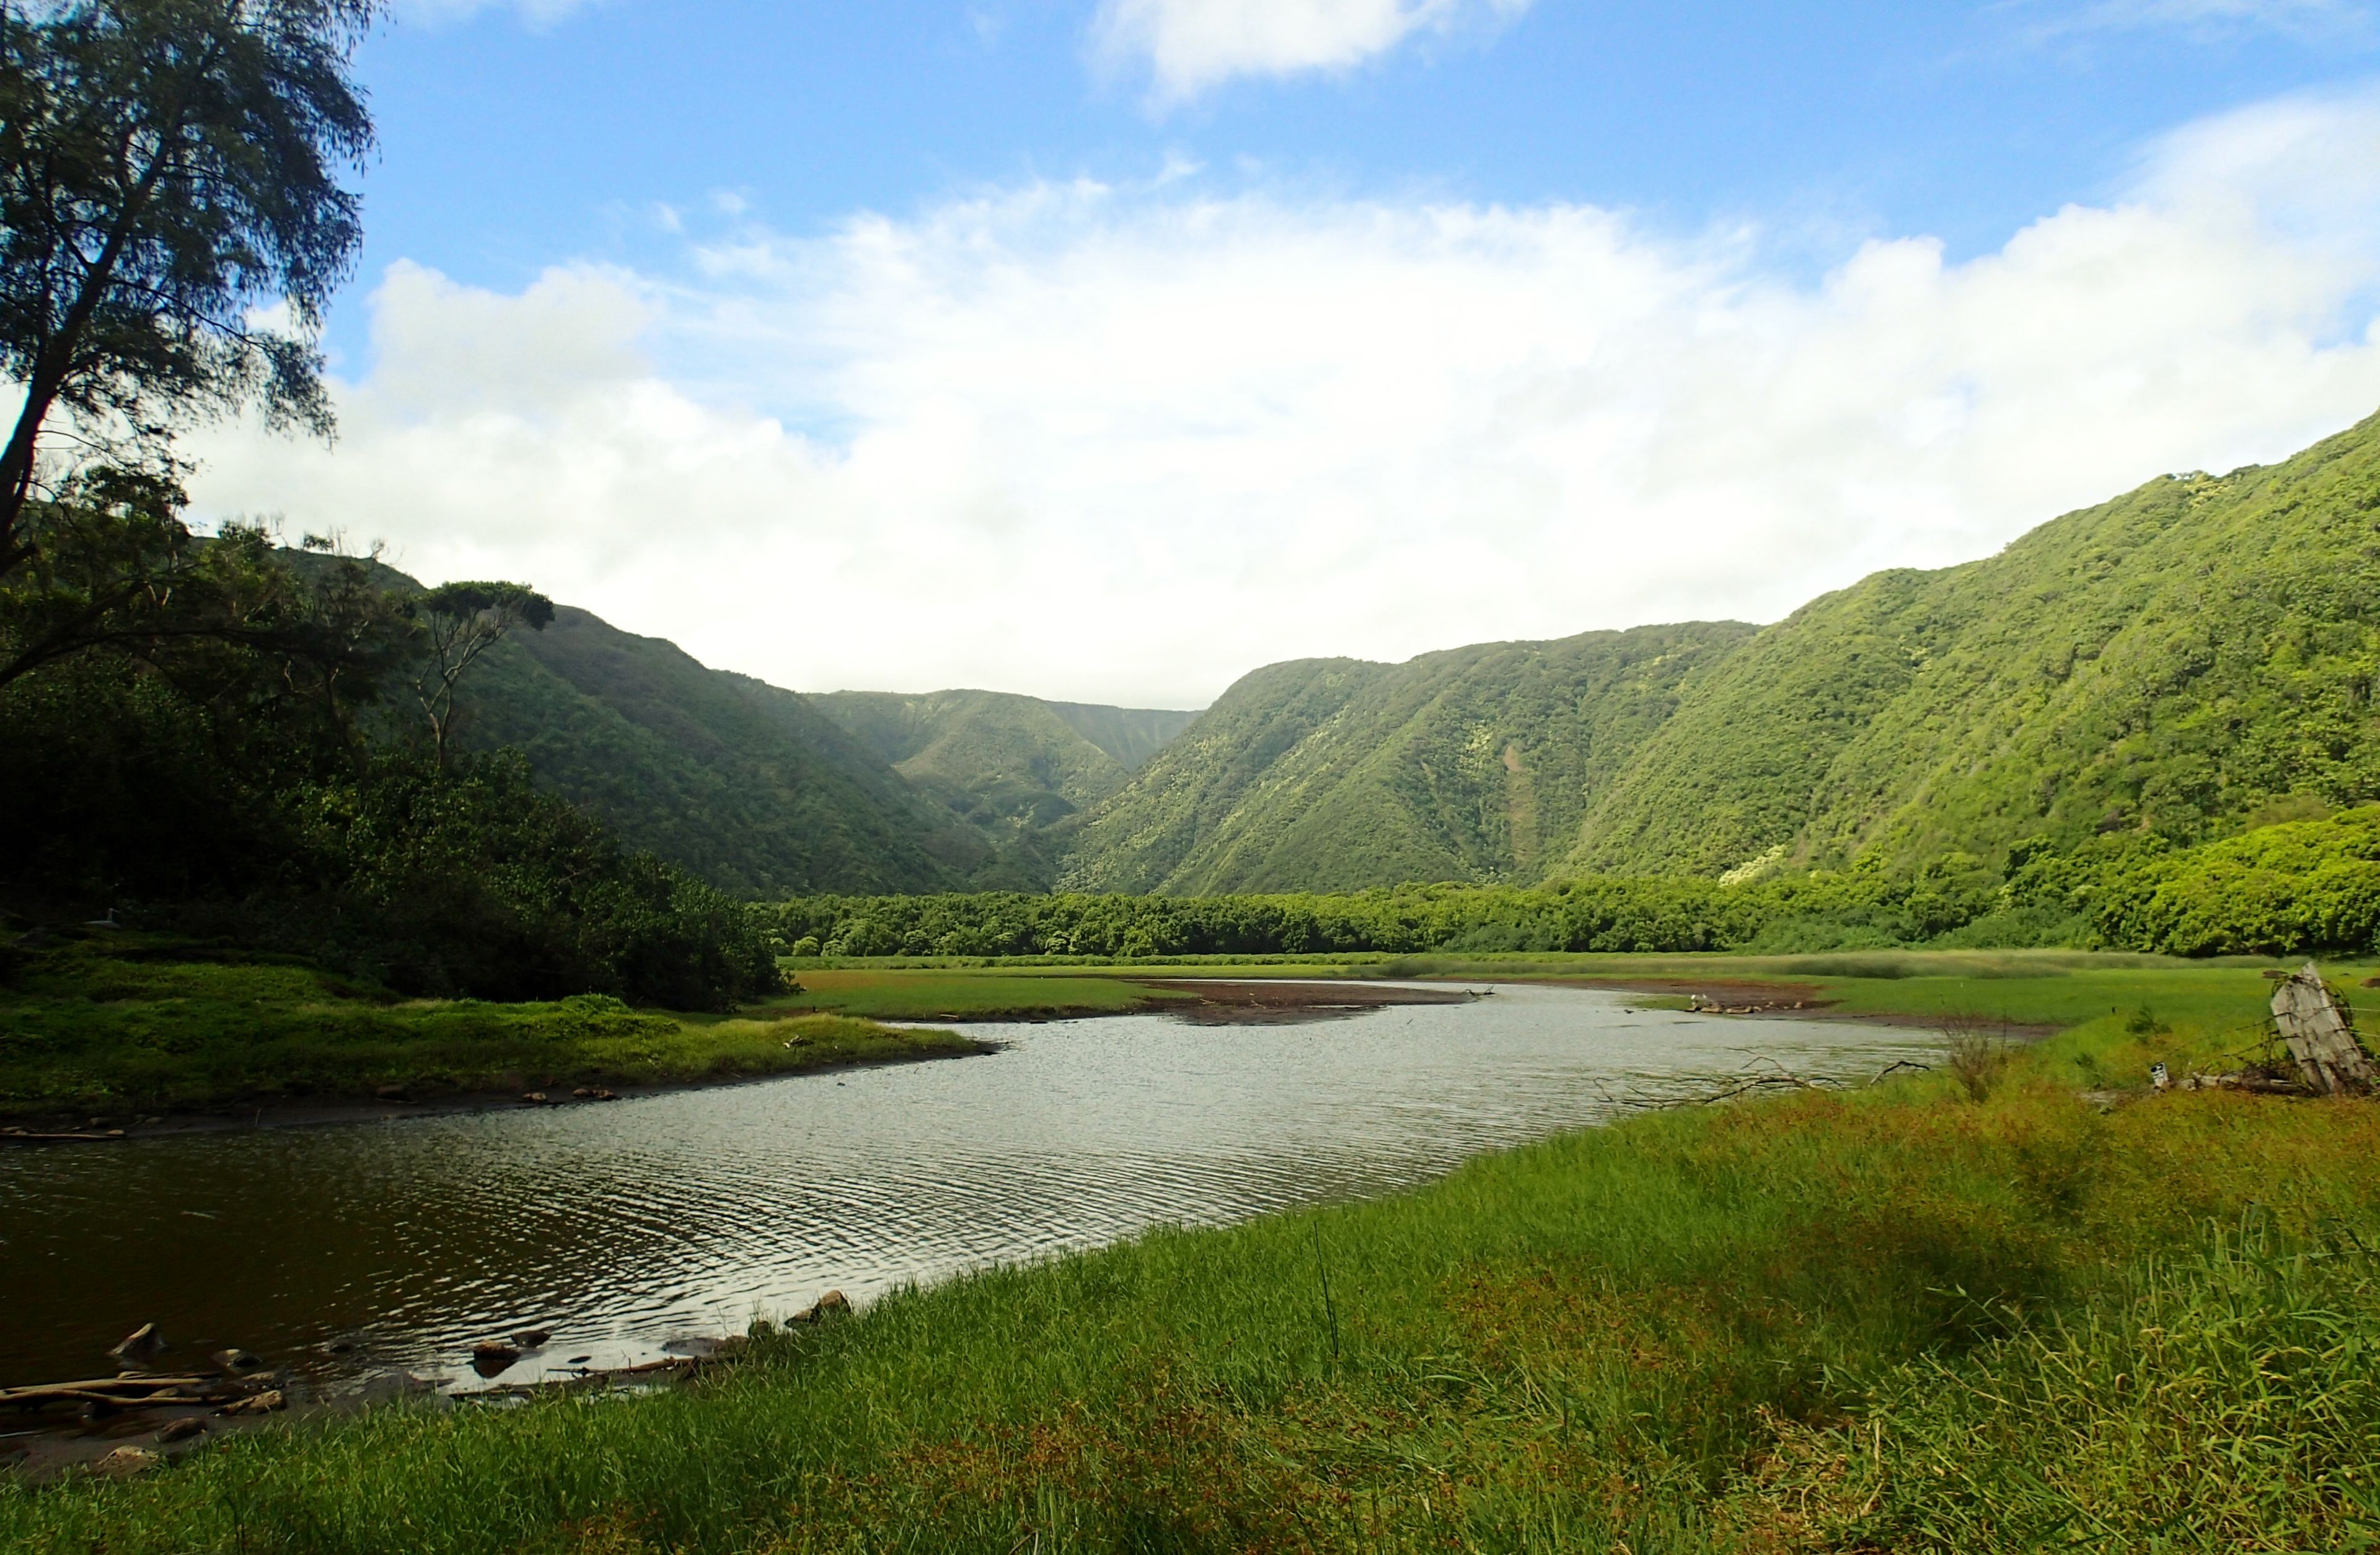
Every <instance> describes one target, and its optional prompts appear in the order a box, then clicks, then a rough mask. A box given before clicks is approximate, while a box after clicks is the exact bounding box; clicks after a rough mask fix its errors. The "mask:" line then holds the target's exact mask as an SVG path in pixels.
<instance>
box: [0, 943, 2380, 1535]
mask: <svg viewBox="0 0 2380 1555" xmlns="http://www.w3.org/2000/svg"><path fill="white" fill-rule="evenodd" d="M2210 970H2212V971H2215V972H2230V973H2240V972H2244V973H2245V975H2246V976H2247V977H2248V978H2252V979H2253V980H2254V981H2256V982H2259V983H2261V980H2262V979H2260V978H2254V973H2253V969H2246V968H2213V969H2210ZM2066 975H2067V976H2070V977H2073V978H2095V977H2100V976H2103V975H2104V976H2107V977H2115V976H2118V975H2119V972H2118V971H2115V970H2107V971H2105V972H2104V973H2103V972H2097V971H2076V972H2071V973H2069V974H2066ZM2120 975H2123V976H2128V977H2133V978H2143V979H2146V980H2144V981H2140V982H2135V983H2128V984H2123V985H2120V986H2121V988H2122V990H2123V993H2122V996H2124V997H2129V996H2131V995H2132V994H2139V995H2141V996H2142V997H2141V999H2140V1002H2143V1003H2152V1004H2154V1005H2155V1007H2156V1008H2157V1009H2159V1010H2168V1011H2171V1012H2172V1014H2171V1015H2170V1016H2161V1017H2159V1018H2157V1019H2155V1020H2142V1019H2140V1018H2138V1010H2137V1009H2136V1008H2135V1009H2134V1010H2133V1011H2132V1012H2131V1014H2123V1015H2119V1014H2098V1015H2096V1016H2095V1018H2094V1019H2092V1020H2090V1021H2088V1022H2086V1023H2085V1024H2083V1025H2082V1026H2080V1027H2075V1028H2073V1029H2071V1030H2070V1031H2068V1032H2067V1033H2065V1034H2063V1035H2062V1036H2060V1037H2059V1038H2058V1039H2054V1040H2052V1041H2050V1042H2046V1043H2042V1044H2038V1045H2035V1046H2034V1047H2031V1048H2028V1049H2025V1050H2022V1051H2021V1052H2020V1053H2019V1054H2018V1055H2017V1056H2016V1058H2015V1059H2014V1060H2013V1061H2012V1063H2010V1067H2009V1068H2008V1069H2007V1070H2006V1072H2005V1073H2004V1074H2003V1075H2002V1076H2001V1077H2000V1079H1999V1081H1998V1085H1997V1087H1996V1088H1994V1089H1993V1090H1992V1091H1991V1093H1990V1094H1989V1095H1988V1097H1987V1099H1985V1100H1984V1101H1982V1102H1980V1103H1978V1102H1974V1101H1972V1100H1969V1099H1967V1098H1966V1096H1965V1094H1964V1093H1963V1092H1962V1091H1961V1090H1960V1089H1959V1088H1958V1087H1956V1086H1955V1085H1954V1084H1953V1083H1952V1082H1951V1081H1950V1080H1949V1078H1948V1077H1947V1076H1944V1075H1922V1076H1918V1077H1916V1078H1914V1079H1911V1080H1908V1081H1897V1082H1892V1083H1888V1084H1887V1085H1884V1086H1882V1087H1875V1088H1872V1089H1869V1090H1865V1091H1859V1092H1852V1093H1843V1094H1838V1093H1810V1094H1797V1095H1795V1096H1792V1097H1790V1098H1787V1099H1782V1100H1779V1101H1774V1102H1767V1103H1761V1104H1756V1105H1748V1106H1747V1105H1738V1106H1730V1107H1723V1108H1713V1109H1702V1110H1690V1111H1684V1112H1664V1113H1656V1114H1650V1115H1646V1116H1643V1117H1639V1118H1636V1119H1634V1120H1633V1121H1630V1122H1628V1123H1625V1124H1621V1125H1619V1126H1615V1127H1610V1128H1605V1129H1597V1130H1588V1131H1585V1132H1581V1133H1576V1134H1573V1135H1568V1136H1561V1137H1558V1138H1555V1139H1551V1140H1548V1141H1546V1142H1544V1143H1542V1144H1539V1145H1536V1146H1533V1147H1530V1148H1524V1149H1519V1150H1514V1151H1510V1152H1505V1153H1500V1154H1497V1155H1492V1156H1488V1157H1485V1158H1482V1159H1479V1160H1475V1161H1473V1162H1471V1163H1470V1164H1468V1165H1466V1166H1465V1167H1463V1169H1461V1170H1459V1171H1457V1172H1454V1173H1452V1174H1451V1175H1450V1176H1449V1177H1447V1178H1446V1179H1444V1180H1442V1181H1441V1182H1439V1183H1438V1184H1434V1185H1432V1186H1430V1187H1428V1188H1427V1189H1424V1190H1422V1191H1420V1192H1417V1193H1413V1194H1409V1195H1403V1196H1399V1197H1391V1198H1385V1199H1380V1200H1376V1201H1369V1202H1362V1203H1353V1204H1343V1205H1339V1206H1335V1207H1330V1208H1325V1209H1316V1210H1312V1211H1308V1212H1304V1213H1300V1214H1293V1215H1283V1216H1275V1217H1269V1218H1267V1219H1264V1220H1260V1221H1253V1222H1250V1223H1247V1224H1245V1225H1241V1226H1237V1227H1233V1228H1228V1229H1222V1230H1213V1231H1199V1232H1160V1233H1152V1234H1150V1235H1147V1236H1144V1237H1141V1238H1139V1239H1136V1240H1135V1241H1133V1242H1131V1243H1128V1244H1125V1245H1119V1246H1116V1247H1111V1248H1109V1249H1106V1250H1103V1251H1100V1252H1097V1253H1093V1254H1089V1255H1085V1256H1081V1257H1068V1258H1064V1259H1061V1260H1056V1261H1052V1262H1050V1263H1047V1264H1042V1265H1038V1266H1035V1267H1030V1268H1026V1269H1012V1270H994V1271H990V1272H987V1273H983V1274H979V1275H977V1276H973V1277H970V1278H966V1279H962V1280H958V1281H954V1282H951V1283H948V1284H945V1285H942V1286H940V1287H937V1288H934V1289H930V1290H924V1291H907V1292H903V1293H899V1294H894V1295H893V1296H891V1297H889V1298H887V1299H886V1300H883V1301H881V1302H880V1303H878V1304H876V1305H875V1306H873V1307H872V1308H871V1309H870V1310H868V1312H866V1313H864V1314H863V1315H861V1316H860V1317H859V1318H857V1319H856V1320H853V1321H849V1322H846V1323H843V1324H839V1325H833V1326H830V1327H829V1328H827V1329H825V1330H801V1331H796V1332H792V1333H778V1332H769V1333H764V1334H763V1336H762V1338H761V1339H760V1341H759V1343H758V1344H757V1345H756V1346H755V1347H754V1350H753V1353H752V1355H751V1357H750V1359H749V1360H748V1361H747V1362H746V1363H744V1364H741V1365H739V1366H737V1367H733V1368H730V1369H728V1370H726V1371H724V1372H722V1373H721V1374H718V1375H717V1376H715V1377H714V1378H712V1379H709V1380H707V1381H705V1382H704V1383H702V1384H700V1385H698V1386H697V1387H694V1388H691V1389H688V1390H686V1391H678V1392H674V1393H670V1394H666V1395H663V1396H659V1397H653V1398H649V1399H644V1400H640V1401H628V1400H623V1399H619V1398H605V1397H594V1396H586V1397H579V1398H575V1399H557V1400H553V1401H550V1402H546V1403H539V1404H535V1405H532V1406H530V1407H528V1408H524V1409H517V1410H507V1411H501V1412H500V1411H491V1410H480V1409H472V1408H463V1409H455V1410H451V1411H446V1412H443V1413H439V1412H431V1411H427V1410H418V1409H402V1408H401V1409H390V1410H384V1411H381V1412H378V1413H373V1414H369V1415H364V1416H362V1417H359V1418H353V1419H347V1420H343V1421H338V1422H334V1423H332V1424H329V1425H327V1426H315V1427H306V1426H300V1427H294V1428H287V1429H274V1430H272V1431H268V1432H262V1433H258V1434H256V1435H253V1436H249V1437H247V1438H243V1439H241V1440H237V1441H234V1442H230V1443H227V1444H225V1445H224V1446H221V1447H216V1448H212V1449H210V1450H207V1451H205V1452H201V1453H200V1454H198V1455H196V1456H195V1457H193V1458H192V1459H190V1460H189V1461H187V1462H184V1463H182V1464H176V1465H175V1466H173V1467H171V1468H169V1469H167V1470H164V1471H163V1472H160V1473H158V1474H155V1475H152V1476H148V1477H146V1478H143V1479H140V1480H137V1481H133V1482H129V1483H121V1484H113V1483H99V1482H79V1483H77V1482H69V1483H65V1484H60V1485H56V1486H52V1487H48V1488H7V1489H0V1546H5V1547H6V1548H10V1549H19V1548H21V1549H28V1550H59V1551H64V1550H70V1549H71V1550H78V1551H79V1550H86V1549H106V1550H109V1551H121V1552H132V1551H145V1550H160V1551H162V1550H176V1551H184V1550H196V1551H207V1550H232V1549H244V1550H245V1549H253V1550H266V1551H273V1550H290V1551H296V1550H305V1551H332V1550H336V1551H342V1552H356V1555H360V1552H365V1551H391V1552H394V1551H399V1550H403V1551H426V1552H455V1555H462V1552H467V1551H468V1552H489V1555H493V1552H496V1551H562V1550H580V1551H612V1552H616V1555H627V1552H631V1551H649V1550H650V1551H658V1550H673V1551H747V1550H768V1551H794V1550H821V1551H824V1550H838V1551H840V1550H862V1549H866V1550H877V1549H887V1550H890V1549H919V1550H927V1549H931V1550H942V1549H951V1550H982V1551H987V1552H1000V1555H1008V1552H1012V1551H1016V1550H1021V1549H1034V1548H1037V1547H1038V1548H1039V1549H1043V1550H1048V1551H1057V1550H1107V1549H1145V1550H1160V1549H1163V1550H1206V1549H1217V1550H1220V1549H1283V1550H1288V1549H1300V1550H1303V1549H1349V1550H1355V1549H1619V1548H1625V1549H1629V1550H1632V1551H1636V1552H1640V1555H1643V1552H1650V1551H1656V1550H1675V1551H1688V1550H1693V1551H1703V1550H1715V1549H1716V1550H1736V1549H1740V1550H1757V1551H1777V1550H1789V1549H1813V1550H1816V1549H1837V1550H1853V1549H1857V1550H1871V1549H1895V1550H1901V1549H1910V1550H1938V1551H1944V1552H1949V1551H1959V1552H1961V1555H1965V1552H1970V1551H1991V1550H2019V1549H2042V1548H2053V1549H2054V1548H2062V1547H2068V1546H2070V1547H2073V1548H2080V1549H2165V1550H2215V1549H2223V1550H2235V1549H2274V1550H2279V1549H2354V1548H2361V1547H2363V1546H2364V1545H2366V1544H2368V1543H2369V1542H2370V1541H2371V1540H2372V1539H2373V1538H2374V1537H2375V1536H2380V1502H2375V1497H2374V1481H2373V1475H2374V1468H2375V1465H2376V1464H2380V1451H2375V1449H2380V1387H2375V1385H2374V1382H2373V1381H2372V1378H2373V1377H2374V1368H2373V1366H2372V1358H2373V1356H2374V1353H2375V1351H2374V1346H2380V1294H2375V1292H2380V1262H2375V1260H2374V1257H2373V1255H2372V1253H2371V1251H2370V1249H2371V1248H2372V1247H2373V1246H2374V1245H2375V1242H2380V1107H2375V1106H2374V1105H2373V1104H2371V1103H2367V1102H2362V1101H2341V1102H2293V1101H2285V1100H2277V1099H2259V1098H2248V1097H2241V1096H2237V1095H2231V1094H2226V1093H2211V1092H2210V1093H2192V1094H2173V1095H2167V1096H2162V1097H2153V1098H2149V1097H2144V1098H2143V1099H2139V1100H2137V1101H2134V1102H2132V1103H2130V1104H2127V1105H2123V1106H2119V1107H2116V1108H2114V1109H2113V1110H2112V1111H2110V1110H2107V1109H2105V1108H2102V1107H2097V1106H2094V1105H2090V1104H2087V1103H2086V1102H2084V1101H2083V1100H2082V1099H2078V1097H2077V1095H2076V1091H2077V1089H2078V1079H2079V1078H2081V1076H2080V1075H2078V1070H2079V1069H2080V1068H2081V1067H2082V1061H2083V1060H2088V1061H2089V1062H2090V1063H2092V1064H2094V1065H2095V1066H2097V1067H2098V1069H2099V1070H2101V1071H2102V1072H2103V1075H2113V1076H2117V1078H2116V1079H2115V1081H2114V1082H2113V1083H2115V1084H2117V1085H2118V1086H2119V1087H2126V1088H2136V1086H2137V1081H2136V1080H2135V1081H2133V1082H2131V1086H2129V1087H2127V1083H2126V1081H2125V1080H2124V1079H2123V1078H2122V1076H2125V1075H2131V1076H2137V1075H2139V1073H2140V1071H2141V1069H2142V1068H2143V1067H2144V1061H2145V1060H2146V1059H2147V1058H2148V1057H2149V1056H2150V1055H2151V1054H2153V1053H2171V1054H2175V1055H2181V1054H2187V1053H2192V1052H2201V1051H2204V1052H2213V1051H2218V1050H2219V1049H2220V1048H2221V1047H2222V1045H2223V1044H2224V1043H2225V1042H2226V1041H2228V1039H2229V1038H2228V1032H2227V1028H2226V1027H2225V1026H2224V1025H2223V1024H2222V1023H2224V1022H2228V1020H2229V1019H2230V1018H2231V1014H2232V1013H2233V1012H2234V1011H2235V1010H2236V1008H2237V1007H2238V1006H2237V1001H2238V1000H2239V999H2240V997H2241V994H2240V991H2239V990H2236V989H2234V988H2233V987H2232V986H2230V985H2229V984H2228V983H2226V984H2220V985H2216V984H2210V985H2207V986H2206V987H2204V988H2202V987H2200V986H2198V985H2196V984H2194V983H2193V982H2192V981H2191V978H2190V975H2187V974H2176V975H2175V976H2173V977H2171V978H2167V979H2165V980H2163V981H2159V980H2157V979H2156V978H2155V975H2154V974H2153V973H2151V972H2150V971H2148V970H2147V969H2140V968H2135V969H2130V970H2128V971H2123V972H2122V973H2121V974H2120ZM1866 980H1868V981H1872V982H1875V983H1876V984H1877V985H1878V986H1879V987H1883V986H1891V987H1895V988H1905V987H1906V986H1907V985H1910V984H1912V983H1923V982H1924V981H1925V979H1924V978H1871V979H1866ZM2055 980H2057V979H2054V978H2008V977H2000V978H1985V977H1975V978H1968V979H1966V987H1967V990H1968V991H1969V992H1970V993H1971V994H1972V996H1973V998H1972V1007H1971V1008H1970V1009H1968V1010H1967V1011H1965V1012H1964V1013H1971V1014H1980V1015H1984V1016H1986V1017H1996V1018H2000V1019H2007V1020H2017V1019H2022V1018H2029V1017H2030V1016H2032V1015H2034V1014H2039V1013H2041V1012H2042V1011H2043V1010H2045V1009H2046V1008H2047V1007H2048V1005H2047V1004H2046V1000H2048V999H2049V998H2051V997H2052V996H2051V995H2048V994H2046V993H2045V992H2044V991H2043V990H2041V989H2038V988H2033V987H2029V986H2028V985H2029V984H2032V983H2035V982H2041V983H2047V982H2051V981H2055ZM2118 986H2119V985H2114V984H2107V983H2088V982H2086V984H2085V990H2086V991H2085V992H2083V993H2075V994H2073V995H2072V997H2073V999H2074V1000H2075V1001H2076V1002H2077V1007H2080V1004H2081V1002H2083V1001H2084V1000H2085V998H2086V997H2087V999H2088V1000H2089V1001H2093V1002H2095V1001H2098V1000H2100V999H2102V998H2109V999H2114V998H2116V997H2118V995H2117V993H2116V992H2115V991H2114V990H2115V989H2116V988H2117V987H2118ZM1920 991H1921V992H1923V991H1924V990H1920ZM2202 1008H2203V1009H2204V1010H2205V1011H2207V1012H2208V1014H2207V1015H2206V1016H2205V1017H2204V1019H2202V1018H2201V1017H2200V1016H2198V1015H2194V1014H2192V1013H2191V1012H2192V1011H2194V1010H2199V1009H2202ZM2210 1021H2211V1022H2212V1023H2213V1024H2207V1022H2210Z"/></svg>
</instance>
